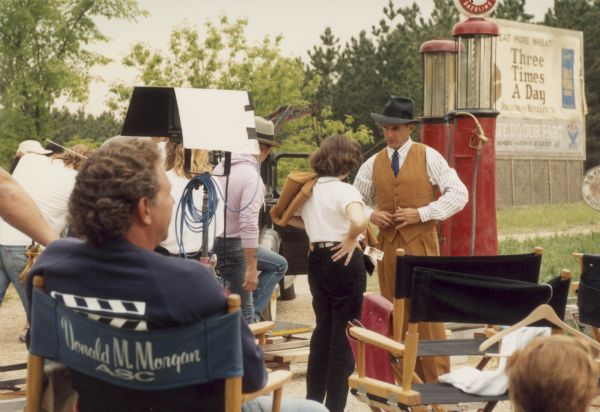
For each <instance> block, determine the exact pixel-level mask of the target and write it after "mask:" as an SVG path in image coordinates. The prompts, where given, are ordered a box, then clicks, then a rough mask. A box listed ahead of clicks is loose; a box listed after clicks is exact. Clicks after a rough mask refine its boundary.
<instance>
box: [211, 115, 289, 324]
mask: <svg viewBox="0 0 600 412" xmlns="http://www.w3.org/2000/svg"><path fill="white" fill-rule="evenodd" d="M255 121H256V140H257V141H258V145H259V147H260V154H259V155H258V156H257V155H248V154H234V155H233V156H232V158H231V173H230V175H229V183H227V178H225V177H221V178H219V179H220V183H221V187H223V188H227V189H226V190H227V193H226V196H227V205H228V207H227V212H226V216H225V226H226V233H221V234H220V235H218V237H217V239H216V240H215V246H214V252H215V253H216V254H217V256H218V258H219V259H218V261H217V270H218V271H220V272H221V275H222V276H223V278H224V279H225V280H226V281H227V282H229V289H230V290H231V292H233V293H238V294H239V295H240V296H241V297H242V315H243V316H244V318H246V320H247V321H248V322H249V323H251V322H255V321H257V320H259V318H260V314H261V313H262V312H263V311H264V310H265V309H266V307H267V305H268V303H269V300H270V297H271V294H272V293H273V288H274V287H275V285H277V283H278V282H279V280H281V278H283V276H284V275H285V272H286V271H287V267H288V264H287V261H286V260H285V258H284V257H283V256H281V255H279V254H277V253H275V252H273V251H271V250H268V249H266V248H264V247H262V246H260V245H259V244H258V236H259V227H258V217H259V213H260V209H261V208H262V206H263V203H264V200H265V187H264V183H263V181H262V179H261V177H260V162H262V161H263V160H265V159H266V158H267V156H269V154H270V153H271V150H272V149H273V147H276V146H279V144H278V143H277V142H275V127H274V125H273V122H271V121H268V120H266V119H263V118H262V117H258V116H257V117H256V118H255ZM213 173H214V174H215V175H219V174H223V165H222V164H220V165H217V167H216V168H215V170H214V172H213ZM259 271H260V276H259V275H258V272H259Z"/></svg>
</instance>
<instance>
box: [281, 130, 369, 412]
mask: <svg viewBox="0 0 600 412" xmlns="http://www.w3.org/2000/svg"><path fill="white" fill-rule="evenodd" d="M361 162H362V154H361V150H360V146H359V145H358V143H356V142H354V141H353V140H350V139H348V138H347V137H345V136H342V135H334V136H330V137H328V138H327V139H326V140H325V141H324V142H323V143H322V144H321V146H320V147H319V149H318V150H317V151H316V152H314V153H313V154H312V155H311V157H310V165H311V167H312V168H313V169H314V171H315V172H316V173H317V175H318V176H319V177H318V179H317V182H316V184H315V186H314V187H313V190H312V194H311V196H310V198H309V199H308V200H307V201H306V203H305V204H304V205H303V206H302V208H301V209H300V215H301V218H300V217H296V218H294V219H292V221H291V222H290V224H291V225H293V226H296V227H304V228H305V229H306V233H307V234H308V237H309V239H310V242H311V247H310V253H309V257H308V262H309V263H308V282H309V285H310V291H311V293H312V295H313V309H314V312H315V316H316V327H315V330H314V332H313V334H312V338H311V342H310V355H309V358H308V370H307V374H306V386H307V398H308V399H313V400H316V401H319V402H323V401H325V406H326V407H327V408H328V409H329V410H330V411H333V412H336V411H340V412H341V411H343V410H344V407H345V405H346V399H347V397H348V377H349V376H350V374H351V373H352V372H353V370H354V359H353V357H352V351H351V349H350V345H349V343H348V339H347V338H346V333H345V330H346V325H347V323H348V321H349V320H352V319H356V318H359V317H360V310H361V304H362V295H363V293H364V291H365V287H366V272H365V266H364V262H363V253H362V250H361V249H360V248H359V247H358V239H357V238H358V236H360V235H361V234H362V233H363V232H364V231H365V230H366V227H367V221H366V218H365V213H364V204H363V201H362V196H361V194H360V193H359V191H358V190H357V189H356V188H355V187H354V186H352V185H350V184H349V183H346V182H344V180H345V179H346V177H347V176H348V174H349V173H350V172H351V171H352V170H353V169H355V168H357V167H358V166H359V165H360V164H361Z"/></svg>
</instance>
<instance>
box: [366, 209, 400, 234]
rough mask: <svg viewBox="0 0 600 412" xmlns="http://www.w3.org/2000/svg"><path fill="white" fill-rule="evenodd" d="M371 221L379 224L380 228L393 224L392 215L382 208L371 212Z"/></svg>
mask: <svg viewBox="0 0 600 412" xmlns="http://www.w3.org/2000/svg"><path fill="white" fill-rule="evenodd" d="M370 220H371V223H373V224H375V225H377V226H379V227H380V228H381V229H387V228H390V227H392V226H393V225H394V220H393V215H392V214H391V213H390V212H386V211H384V210H375V211H374V212H373V213H371V218H370Z"/></svg>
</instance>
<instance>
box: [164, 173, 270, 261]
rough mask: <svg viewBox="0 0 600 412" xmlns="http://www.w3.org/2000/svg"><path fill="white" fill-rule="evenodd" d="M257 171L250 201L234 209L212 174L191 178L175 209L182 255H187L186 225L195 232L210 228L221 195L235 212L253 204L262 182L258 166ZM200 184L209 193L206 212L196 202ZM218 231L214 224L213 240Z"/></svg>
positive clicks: (177, 237) (178, 243)
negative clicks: (196, 192) (184, 241)
mask: <svg viewBox="0 0 600 412" xmlns="http://www.w3.org/2000/svg"><path fill="white" fill-rule="evenodd" d="M256 171H257V174H258V176H257V179H256V186H255V188H254V194H253V195H252V198H251V199H250V200H249V201H248V203H247V204H246V205H244V206H243V207H241V208H240V209H234V208H232V207H230V206H229V205H228V204H227V201H226V200H225V196H223V193H222V192H221V188H220V187H219V185H218V184H217V183H216V182H215V181H214V179H213V177H212V176H211V175H210V174H208V173H203V174H200V175H197V176H194V177H193V178H192V179H190V181H189V182H188V184H187V185H186V186H185V189H184V190H183V194H182V195H181V199H179V203H178V204H177V209H176V211H175V222H176V223H178V224H176V226H175V239H176V241H177V246H178V247H179V255H180V256H183V257H187V254H186V252H185V246H184V244H183V229H184V225H185V227H187V228H188V229H189V230H190V231H192V232H193V233H203V232H204V230H209V228H210V224H211V222H212V220H213V218H214V216H215V214H216V212H217V206H218V204H219V197H220V198H221V199H223V202H224V204H225V207H226V208H227V209H228V210H229V211H230V212H233V213H240V212H242V211H243V210H245V209H246V208H248V207H249V206H250V205H251V204H252V202H253V201H254V199H255V198H256V194H257V193H258V188H259V185H260V184H261V179H260V170H259V169H258V168H257V169H256ZM227 179H229V176H227ZM198 186H204V187H205V188H206V192H207V194H208V202H207V203H208V205H207V208H206V212H203V211H202V207H200V209H199V208H197V207H196V205H195V204H194V190H197V188H198ZM216 231H217V225H214V226H213V240H214V239H215V238H216V237H217V233H216Z"/></svg>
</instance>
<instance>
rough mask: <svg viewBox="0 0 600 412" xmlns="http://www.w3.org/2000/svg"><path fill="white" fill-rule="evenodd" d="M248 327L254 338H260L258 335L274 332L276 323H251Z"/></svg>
mask: <svg viewBox="0 0 600 412" xmlns="http://www.w3.org/2000/svg"><path fill="white" fill-rule="evenodd" d="M248 326H249V327H250V330H251V331H252V334H253V335H254V336H258V335H261V334H263V333H267V332H269V331H271V330H273V328H274V327H275V322H271V321H264V322H256V323H251V324H250V325H248Z"/></svg>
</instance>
